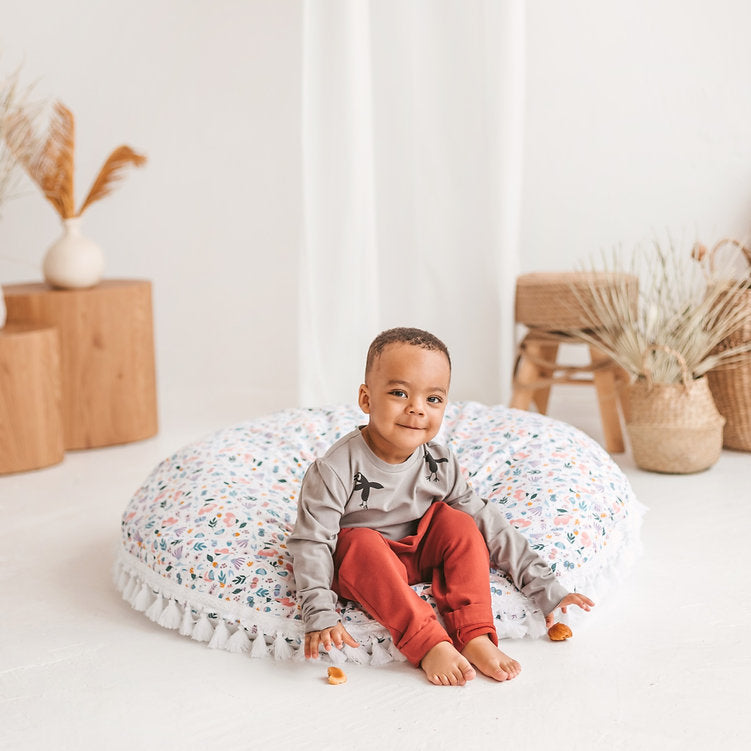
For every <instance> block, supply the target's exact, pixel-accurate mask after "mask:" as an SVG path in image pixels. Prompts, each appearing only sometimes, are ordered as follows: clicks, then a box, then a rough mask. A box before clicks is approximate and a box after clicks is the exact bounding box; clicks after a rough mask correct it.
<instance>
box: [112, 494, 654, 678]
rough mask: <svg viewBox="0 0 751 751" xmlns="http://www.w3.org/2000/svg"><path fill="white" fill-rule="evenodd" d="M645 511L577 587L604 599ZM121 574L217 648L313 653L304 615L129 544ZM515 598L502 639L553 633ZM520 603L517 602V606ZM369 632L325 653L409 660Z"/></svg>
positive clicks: (144, 602)
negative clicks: (164, 563) (172, 570)
mask: <svg viewBox="0 0 751 751" xmlns="http://www.w3.org/2000/svg"><path fill="white" fill-rule="evenodd" d="M643 513H644V511H643V509H642V508H637V509H636V510H635V512H634V519H633V522H632V525H631V527H630V528H629V529H627V530H624V531H623V532H622V534H623V535H624V537H625V540H623V541H622V542H621V544H622V545H623V550H622V552H621V553H620V555H619V556H618V557H617V558H616V559H615V560H614V561H613V562H612V563H611V564H610V565H609V566H608V567H607V568H605V569H603V570H601V571H600V572H598V573H597V574H596V575H594V576H590V577H586V576H585V577H584V578H582V577H581V575H579V579H578V582H577V586H576V588H575V589H576V591H579V592H584V593H586V594H587V595H589V596H591V597H593V598H594V599H596V600H598V601H599V600H600V599H601V598H602V596H603V595H604V594H605V593H607V592H609V591H611V590H613V589H614V588H615V586H616V585H617V584H618V583H620V581H621V580H622V579H623V578H625V575H626V574H627V573H628V572H629V571H630V570H631V568H632V566H633V564H634V562H635V561H636V559H637V558H638V556H639V554H640V552H641V545H640V542H639V527H640V526H641V522H642V516H643ZM566 578H567V577H566V576H565V575H563V576H561V577H559V581H560V582H561V584H563V586H564V587H566V586H567V585H568V587H569V588H571V585H570V584H569V583H568V582H567V581H566ZM113 580H114V582H115V586H116V587H117V589H118V591H119V592H120V593H121V594H122V597H123V599H124V600H125V601H126V602H128V603H129V604H130V605H131V606H132V607H133V608H134V609H136V610H139V611H141V612H143V613H144V614H145V615H146V616H147V617H148V618H150V619H151V620H153V621H155V622H156V623H157V624H159V625H160V626H162V627H163V628H169V629H178V631H179V633H180V634H182V635H183V636H190V637H192V638H193V639H195V640H196V641H201V642H207V643H208V645H209V646H210V647H211V648H212V649H226V650H227V651H229V652H235V653H245V654H248V653H249V654H250V656H251V657H254V658H263V657H267V656H269V655H271V656H273V657H274V659H276V660H295V661H303V660H304V659H305V650H304V648H303V641H304V635H303V632H302V624H300V623H299V622H291V621H289V620H287V619H284V618H278V617H275V616H271V615H267V614H264V613H258V614H255V613H253V612H251V613H250V614H247V611H243V612H242V613H241V612H240V611H241V609H240V608H237V607H236V606H231V607H227V606H224V605H223V604H222V603H216V602H215V601H214V598H213V597H211V596H210V595H207V594H205V593H201V592H195V591H192V590H188V589H186V588H184V587H182V586H180V585H178V584H176V583H174V582H170V581H167V580H165V579H163V578H162V577H161V576H159V575H158V574H156V573H155V572H153V571H152V570H151V569H150V568H149V567H148V566H146V565H145V564H143V563H142V562H141V561H139V560H138V559H137V558H135V557H134V556H131V555H130V554H128V553H126V552H125V551H124V550H121V551H120V555H119V558H118V560H117V562H116V564H115V568H114V570H113ZM514 594H516V593H514ZM187 598H189V599H187ZM504 599H505V598H504ZM508 600H509V601H510V602H508V603H507V604H506V607H505V612H504V615H505V617H504V618H503V620H496V631H497V633H498V636H499V638H521V637H528V638H539V637H541V636H545V634H546V633H547V631H546V629H545V622H544V618H543V615H542V613H541V612H539V611H538V610H534V609H532V608H531V607H530V604H529V603H528V602H526V601H524V600H523V598H522V596H521V595H520V594H519V595H518V597H513V598H512V597H509V598H508ZM512 602H513V605H512V607H509V605H511V604H512ZM215 608H217V609H215ZM517 610H518V612H516V611H517ZM208 613H212V614H215V616H216V617H215V618H209V617H208ZM196 614H197V615H198V617H197V619H196ZM581 615H582V614H581V613H580V612H578V609H577V608H571V609H570V610H569V613H568V616H566V617H565V618H560V617H557V620H565V621H568V622H570V623H574V625H576V624H577V623H578V622H579V618H580V617H581ZM240 619H241V622H240ZM281 626H283V628H282V627H281ZM290 629H292V630H290ZM363 631H364V633H363V634H362V637H363V638H359V636H358V641H360V643H361V646H360V647H358V648H353V647H348V646H345V647H344V648H343V649H341V650H339V649H336V648H332V649H331V651H330V652H328V653H324V656H328V658H329V660H330V661H331V662H332V663H334V664H335V665H343V664H344V663H346V662H348V661H349V662H354V663H356V664H370V665H374V666H377V665H385V664H387V663H389V662H394V661H396V662H403V661H404V660H406V658H405V657H404V655H403V654H402V653H401V652H399V650H398V649H397V648H396V647H395V646H394V644H393V642H392V641H391V637H390V636H389V634H388V632H387V631H386V630H385V629H384V628H382V627H380V626H375V627H372V628H371V627H367V626H366V627H364V629H363ZM251 634H252V635H253V636H252V637H251V636H250V635H251Z"/></svg>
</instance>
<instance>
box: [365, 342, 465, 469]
mask: <svg viewBox="0 0 751 751" xmlns="http://www.w3.org/2000/svg"><path fill="white" fill-rule="evenodd" d="M365 380H366V383H364V384H363V385H362V386H360V393H359V397H358V402H359V404H360V408H361V409H362V411H363V412H365V414H367V415H370V420H369V422H368V425H367V426H366V427H365V428H363V431H362V433H363V437H364V438H365V441H366V443H367V444H368V446H369V447H370V448H371V450H372V451H373V452H374V453H375V455H376V456H378V457H379V458H380V459H383V461H386V462H388V463H389V464H399V463H400V462H403V461H405V460H406V459H408V458H409V457H410V456H411V455H412V453H413V452H414V450H415V449H416V448H417V447H418V446H420V445H422V444H423V443H426V442H427V441H429V440H431V439H432V438H434V437H435V435H436V433H438V430H439V429H440V427H441V421H442V420H443V413H444V411H445V410H446V402H447V399H448V390H449V381H450V380H451V368H450V366H449V362H448V358H447V357H446V355H445V354H444V353H443V352H440V351H438V350H429V349H423V348H422V347H416V346H414V345H412V344H403V343H399V344H390V345H388V346H387V347H386V348H385V349H384V350H383V352H381V355H380V357H377V358H376V359H375V362H374V363H373V365H372V367H371V369H370V371H369V372H368V373H367V374H366V376H365Z"/></svg>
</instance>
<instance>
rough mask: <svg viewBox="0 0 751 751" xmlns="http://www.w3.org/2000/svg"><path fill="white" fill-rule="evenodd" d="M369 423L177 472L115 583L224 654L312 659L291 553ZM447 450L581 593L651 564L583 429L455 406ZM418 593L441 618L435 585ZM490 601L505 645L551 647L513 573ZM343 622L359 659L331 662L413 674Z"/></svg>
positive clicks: (383, 637)
mask: <svg viewBox="0 0 751 751" xmlns="http://www.w3.org/2000/svg"><path fill="white" fill-rule="evenodd" d="M363 421H364V417H363V415H362V413H361V412H360V410H359V409H357V408H356V407H349V406H342V407H337V408H332V409H291V410H286V411H283V412H278V413H276V414H272V415H270V416H268V417H263V418H258V419H254V420H251V421H248V422H245V423H242V424H239V425H235V426H233V427H230V428H226V429H223V430H220V431H218V432H216V433H214V434H213V435H210V436H208V437H207V438H204V439H202V440H200V441H197V442H195V443H191V444H189V445H188V446H185V447H184V448H182V449H181V450H180V451H178V452H177V453H175V454H174V455H173V456H170V457H169V458H168V459H165V460H164V461H163V462H162V463H161V464H159V465H158V466H157V467H156V468H155V469H154V471H153V472H152V473H151V474H150V475H149V477H148V478H147V479H146V481H145V482H144V484H143V486H142V487H141V488H140V489H139V490H138V491H137V492H136V493H135V495H134V496H133V498H132V499H131V500H130V502H129V503H128V505H127V507H126V509H125V512H124V514H123V518H122V546H121V548H120V550H119V552H118V556H117V561H116V564H115V581H116V584H117V587H118V589H119V590H120V592H121V593H122V595H123V597H124V598H125V600H127V601H128V602H129V603H130V604H131V605H132V606H133V607H134V608H136V609H137V610H140V611H142V612H144V613H145V615H147V616H148V617H149V618H150V619H151V620H153V621H155V622H156V623H158V624H159V625H160V626H163V627H165V628H172V629H177V630H179V632H180V633H181V634H184V635H186V636H191V637H192V638H194V639H196V640H198V641H206V642H208V643H209V646H211V647H217V648H225V649H229V650H230V651H235V652H250V654H251V655H252V656H255V657H260V656H264V655H267V654H268V655H273V656H274V657H276V658H277V659H288V658H293V657H298V658H300V657H301V650H300V644H301V639H302V637H303V628H302V622H301V618H300V611H299V607H298V603H297V600H296V596H295V577H294V570H293V567H292V560H291V557H290V555H289V551H288V550H287V545H286V541H287V537H288V535H289V534H290V532H291V531H292V528H293V526H294V523H295V515H296V511H297V499H298V493H299V490H300V483H301V481H302V477H303V474H304V473H305V470H306V468H307V466H308V465H309V464H310V462H311V461H312V460H313V459H314V458H315V457H317V456H320V455H322V454H323V453H324V452H325V451H326V449H327V448H328V447H329V446H330V445H331V444H333V443H334V442H335V441H336V440H337V439H338V438H339V437H341V436H342V435H344V434H346V433H348V432H349V431H350V430H352V429H353V428H354V427H355V426H356V425H358V424H362V422H363ZM438 440H442V441H444V442H447V443H449V444H450V445H451V447H452V448H453V450H454V451H455V452H456V454H457V456H458V458H459V461H460V464H461V466H462V469H463V471H464V472H465V473H466V476H467V478H468V479H469V481H470V482H471V484H472V486H473V487H474V489H475V490H476V491H477V492H478V493H479V495H481V496H482V497H483V498H487V499H489V500H490V501H491V502H492V503H497V504H499V505H500V507H501V508H502V509H503V512H504V514H505V515H506V518H507V519H508V520H509V522H510V523H511V524H513V525H514V526H515V527H516V528H518V529H519V530H520V531H521V532H522V533H523V534H524V535H525V536H526V537H527V539H528V540H529V543H530V545H531V546H532V547H533V548H534V549H535V550H536V551H537V552H538V553H539V555H540V556H542V558H543V559H544V560H546V561H547V562H548V563H549V565H550V566H551V568H552V569H553V570H554V572H555V574H556V576H558V577H559V578H560V580H561V583H562V584H563V585H564V586H565V587H566V588H567V589H569V590H570V591H580V592H584V593H586V594H588V595H590V596H592V597H594V598H597V599H601V598H602V597H603V596H604V595H606V594H607V591H608V590H609V589H611V588H612V587H613V585H614V584H615V583H616V581H617V580H618V579H619V578H620V576H621V575H622V574H623V573H624V572H625V571H626V570H627V569H628V568H629V566H630V564H631V563H632V562H633V560H634V558H635V557H636V555H637V554H638V552H639V528H640V524H641V519H642V516H643V511H644V508H643V507H642V506H641V505H640V504H639V502H638V501H637V500H636V499H635V498H634V495H633V492H632V490H631V487H630V485H629V483H628V481H627V479H626V478H625V476H624V475H623V473H622V472H621V471H620V469H619V468H618V466H617V465H616V464H615V463H614V462H613V461H612V459H611V458H610V456H609V455H608V454H607V453H605V451H604V450H603V449H602V448H601V447H600V446H599V445H598V444H597V443H595V442H594V441H593V440H592V439H591V438H589V437H588V436H586V435H585V434H583V433H582V432H580V431H579V430H577V429H576V428H573V427H571V426H570V425H567V424H565V423H562V422H559V421H557V420H553V419H551V418H548V417H545V416H541V415H537V414H534V413H529V412H522V411H518V410H513V409H508V408H506V407H503V406H492V407H488V406H484V405H481V404H477V403H472V402H469V403H451V404H449V405H448V407H447V409H446V416H445V418H444V423H443V427H442V430H441V433H440V434H439V436H438ZM415 590H416V591H417V593H418V594H419V595H420V596H421V597H423V598H425V599H426V600H427V601H429V602H431V603H432V597H431V593H430V586H429V585H428V584H421V585H417V586H415ZM491 592H492V601H493V608H494V615H495V621H496V626H497V631H498V635H499V637H501V638H503V637H521V636H532V637H535V636H540V635H543V634H544V633H545V628H544V620H543V616H542V614H541V613H540V612H539V610H537V609H536V608H535V607H534V606H533V605H532V603H531V602H529V601H528V600H527V599H526V598H525V597H524V596H523V595H522V594H521V593H520V592H519V591H518V590H516V588H515V587H514V586H513V585H512V584H511V583H510V582H509V581H508V580H507V579H506V577H505V576H503V574H502V573H501V572H498V571H495V570H491ZM341 608H342V610H341V615H342V621H343V622H344V624H345V625H346V627H347V629H348V630H349V631H350V632H351V633H352V634H353V636H355V638H356V639H358V641H359V642H360V644H361V646H360V647H359V648H357V649H354V648H351V647H345V648H344V650H343V651H342V652H339V651H338V650H332V653H331V657H330V659H332V660H333V661H335V662H339V661H343V660H346V659H349V660H354V661H357V662H363V663H371V664H381V663H384V662H389V661H391V660H398V659H400V658H401V657H400V654H399V652H398V651H396V649H395V648H394V647H393V644H392V642H391V638H390V636H389V634H388V632H387V631H386V630H385V629H384V628H383V627H382V626H381V625H380V624H378V623H377V622H376V621H374V620H373V619H372V618H370V617H369V616H368V615H367V614H366V613H364V612H363V611H362V610H361V609H360V608H359V607H358V606H357V605H356V604H354V603H351V602H348V603H341ZM588 618H596V611H595V613H592V614H590V615H589V616H588Z"/></svg>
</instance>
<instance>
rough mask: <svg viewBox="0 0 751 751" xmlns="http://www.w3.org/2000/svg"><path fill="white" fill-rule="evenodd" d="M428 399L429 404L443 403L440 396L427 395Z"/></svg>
mask: <svg viewBox="0 0 751 751" xmlns="http://www.w3.org/2000/svg"><path fill="white" fill-rule="evenodd" d="M428 401H429V402H430V403H431V404H442V403H443V399H441V397H440V396H429V397H428Z"/></svg>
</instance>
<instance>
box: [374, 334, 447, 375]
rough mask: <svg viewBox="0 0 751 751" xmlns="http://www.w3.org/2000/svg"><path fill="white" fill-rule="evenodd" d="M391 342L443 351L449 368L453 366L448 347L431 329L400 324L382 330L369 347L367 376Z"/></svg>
mask: <svg viewBox="0 0 751 751" xmlns="http://www.w3.org/2000/svg"><path fill="white" fill-rule="evenodd" d="M389 344H411V345H413V346H415V347H421V348H422V349H429V350H434V351H437V352H443V354H444V355H446V359H447V360H448V361H449V369H450V368H451V356H450V355H449V351H448V347H447V346H446V345H445V344H444V343H443V342H442V341H441V340H440V339H439V338H438V337H437V336H434V335H433V334H431V333H430V332H429V331H423V330H422V329H413V328H408V327H406V326H400V327H398V328H394V329H387V330H386V331H382V332H381V333H380V334H378V336H377V337H376V338H375V339H373V342H372V343H371V345H370V347H369V348H368V356H367V358H366V360H365V376H366V377H367V375H368V373H369V372H370V369H371V368H372V367H373V363H374V362H375V360H376V358H377V357H380V356H381V353H382V352H383V350H384V349H385V348H386V347H388V345H389Z"/></svg>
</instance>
